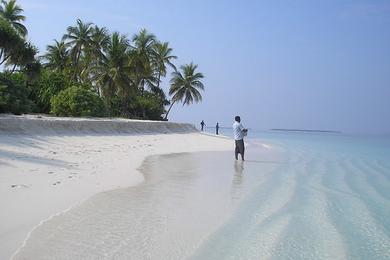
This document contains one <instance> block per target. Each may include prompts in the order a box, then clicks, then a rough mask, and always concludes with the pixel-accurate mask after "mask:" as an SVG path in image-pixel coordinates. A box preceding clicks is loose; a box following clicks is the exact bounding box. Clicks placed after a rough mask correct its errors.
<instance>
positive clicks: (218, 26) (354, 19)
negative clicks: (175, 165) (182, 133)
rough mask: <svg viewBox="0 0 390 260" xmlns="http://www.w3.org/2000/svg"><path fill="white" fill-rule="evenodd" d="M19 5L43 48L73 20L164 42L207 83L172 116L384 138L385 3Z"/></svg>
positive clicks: (387, 86) (388, 111)
mask: <svg viewBox="0 0 390 260" xmlns="http://www.w3.org/2000/svg"><path fill="white" fill-rule="evenodd" d="M18 3H19V4H20V5H21V6H22V7H23V8H24V10H25V15H26V16H27V21H26V25H27V27H28V29H29V37H30V39H31V40H32V42H33V43H34V44H36V45H37V46H38V47H39V49H40V50H41V51H42V52H43V51H44V50H45V48H46V45H47V44H49V43H52V41H53V39H60V38H61V36H62V35H63V34H64V32H65V30H66V27H67V26H69V25H73V24H75V21H76V19H77V18H80V19H82V20H83V21H89V22H94V23H96V24H97V25H99V26H106V27H107V28H108V29H110V30H111V31H119V32H121V33H123V34H127V35H129V36H132V35H133V34H134V33H136V32H137V31H139V29H141V28H147V29H148V30H149V31H151V32H152V33H154V34H155V35H156V36H157V37H158V38H159V39H160V40H163V41H169V43H170V45H171V46H172V47H173V49H174V52H175V54H176V55H177V56H178V57H179V59H178V60H177V62H176V64H178V65H180V64H185V63H189V62H191V61H193V62H195V63H196V64H198V65H199V70H200V71H201V72H202V73H204V75H205V77H206V78H205V79H204V83H205V86H206V91H205V93H204V100H203V102H202V103H201V104H197V105H192V106H189V107H182V106H181V105H177V106H175V107H174V108H173V109H172V112H171V117H170V118H171V120H174V121H184V122H190V123H194V124H198V123H199V122H200V121H201V120H202V119H203V120H204V121H205V122H206V124H208V125H210V126H211V125H215V123H216V122H219V123H220V124H221V125H227V126H230V125H231V124H232V119H233V117H234V116H235V115H236V114H237V115H241V117H242V119H243V123H244V125H246V126H248V127H251V128H257V129H269V128H305V129H331V130H340V131H344V132H348V133H390V30H389V28H390V1H388V0H386V1H375V0H371V1H359V0H354V1H344V0H338V1H333V0H327V1H299V0H295V1H292V0H291V1H289V0H286V1H277V0H276V1H275V0H274V1H203V0H201V1H179V0H177V1H170V0H165V1H159V0H157V1H147V0H144V1H124V0H116V1H113V2H112V3H109V2H108V1H96V0H95V1H89V0H88V1H74V0H68V1H59V0H51V1H44V0H19V1H18ZM164 86H165V88H166V89H167V88H168V81H165V82H164Z"/></svg>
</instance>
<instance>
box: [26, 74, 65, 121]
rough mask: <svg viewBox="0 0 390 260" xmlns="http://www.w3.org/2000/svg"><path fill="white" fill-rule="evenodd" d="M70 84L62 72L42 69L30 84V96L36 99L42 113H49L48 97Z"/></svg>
mask: <svg viewBox="0 0 390 260" xmlns="http://www.w3.org/2000/svg"><path fill="white" fill-rule="evenodd" d="M70 85H71V83H70V82H68V81H67V80H66V77H65V76H64V75H63V74H62V73H58V72H51V71H43V72H42V73H41V77H40V79H39V80H38V81H36V82H35V84H34V85H32V89H33V90H32V95H31V97H32V98H33V99H34V100H36V103H37V105H38V108H39V110H40V111H41V112H43V113H49V112H50V108H51V103H50V99H51V98H52V97H54V96H55V95H57V94H58V93H59V92H60V91H61V90H64V89H66V88H67V87H69V86H70Z"/></svg>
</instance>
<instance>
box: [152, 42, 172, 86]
mask: <svg viewBox="0 0 390 260" xmlns="http://www.w3.org/2000/svg"><path fill="white" fill-rule="evenodd" d="M152 48H153V51H154V65H155V67H156V68H155V69H156V71H157V79H158V81H157V86H156V87H157V88H159V87H160V82H161V76H163V77H165V76H166V74H167V65H168V66H170V67H171V68H172V69H174V70H176V66H175V65H174V64H173V63H172V60H174V59H177V56H174V55H172V48H170V47H169V46H168V42H157V43H156V44H154V45H153V47H152Z"/></svg>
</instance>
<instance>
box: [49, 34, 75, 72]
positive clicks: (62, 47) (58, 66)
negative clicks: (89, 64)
mask: <svg viewBox="0 0 390 260" xmlns="http://www.w3.org/2000/svg"><path fill="white" fill-rule="evenodd" d="M43 57H44V58H45V60H46V61H47V63H46V64H45V66H46V67H48V68H50V69H52V70H56V71H63V70H64V69H65V68H66V66H67V65H68V63H69V50H68V48H67V46H66V44H65V42H63V41H60V42H59V41H57V40H54V44H53V45H48V46H47V52H46V54H45V55H44V56H43Z"/></svg>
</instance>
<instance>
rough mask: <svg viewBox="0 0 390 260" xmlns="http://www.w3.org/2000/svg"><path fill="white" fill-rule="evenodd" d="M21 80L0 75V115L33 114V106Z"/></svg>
mask: <svg viewBox="0 0 390 260" xmlns="http://www.w3.org/2000/svg"><path fill="white" fill-rule="evenodd" d="M22 82H23V81H22V79H21V78H20V77H19V78H18V77H14V79H13V80H12V79H11V78H10V77H6V76H4V75H3V74H0V113H13V114H23V113H30V112H33V110H34V107H35V104H34V103H33V102H32V101H31V100H30V99H29V98H28V93H29V90H28V89H27V88H26V87H25V86H24V85H23V84H22Z"/></svg>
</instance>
